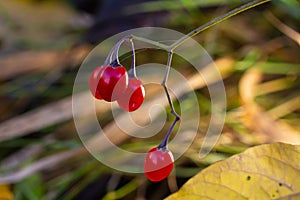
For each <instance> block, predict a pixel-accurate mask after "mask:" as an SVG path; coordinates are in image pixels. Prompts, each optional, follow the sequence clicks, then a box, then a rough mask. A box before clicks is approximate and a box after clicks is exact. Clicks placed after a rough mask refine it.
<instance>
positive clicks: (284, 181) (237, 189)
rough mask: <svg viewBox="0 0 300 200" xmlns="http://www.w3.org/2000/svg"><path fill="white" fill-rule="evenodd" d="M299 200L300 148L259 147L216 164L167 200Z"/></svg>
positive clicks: (274, 145)
mask: <svg viewBox="0 0 300 200" xmlns="http://www.w3.org/2000/svg"><path fill="white" fill-rule="evenodd" d="M174 199H185V200H191V199H210V200H212V199H216V200H219V199H226V200H231V199H232V200H239V199H253V200H255V199H258V200H264V199H268V200H269V199H300V146H294V145H290V144H284V143H274V144H265V145H259V146H256V147H253V148H250V149H248V150H246V151H245V152H243V153H241V154H238V155H235V156H232V157H231V158H228V159H226V160H223V161H221V162H217V163H215V164H213V165H211V166H210V167H208V168H206V169H204V170H203V171H201V172H200V173H198V174H197V175H196V176H194V177H193V178H191V179H190V180H189V181H188V182H187V183H186V184H185V185H184V186H182V188H181V189H180V190H179V191H178V192H177V193H174V194H172V195H171V196H169V197H168V198H167V200H174Z"/></svg>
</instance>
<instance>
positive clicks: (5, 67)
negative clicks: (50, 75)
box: [0, 46, 91, 79]
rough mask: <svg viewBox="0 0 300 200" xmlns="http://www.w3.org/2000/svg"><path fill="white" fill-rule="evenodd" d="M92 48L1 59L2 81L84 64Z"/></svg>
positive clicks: (18, 55) (26, 53)
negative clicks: (33, 72) (22, 75)
mask: <svg viewBox="0 0 300 200" xmlns="http://www.w3.org/2000/svg"><path fill="white" fill-rule="evenodd" d="M90 50H91V47H89V46H79V47H76V48H73V49H70V50H67V51H62V52H60V51H41V52H36V51H27V52H21V53H17V54H13V55H7V56H3V57H1V60H0V66H1V71H0V79H7V78H10V77H13V76H16V75H19V74H23V73H29V72H32V71H50V70H52V69H53V68H54V67H55V68H56V69H58V68H65V67H66V66H70V65H71V66H75V65H78V64H80V63H81V62H82V60H83V59H84V58H85V56H86V55H87V54H88V53H89V52H90Z"/></svg>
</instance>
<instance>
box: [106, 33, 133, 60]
mask: <svg viewBox="0 0 300 200" xmlns="http://www.w3.org/2000/svg"><path fill="white" fill-rule="evenodd" d="M128 39H132V36H131V35H127V36H125V37H123V38H121V39H120V40H119V41H118V42H117V44H115V45H114V46H113V48H112V49H111V50H110V52H109V54H108V56H107V57H106V59H105V61H104V65H109V64H111V63H114V64H115V63H116V64H117V65H120V60H119V50H120V47H121V45H122V44H123V43H124V42H125V41H126V40H128Z"/></svg>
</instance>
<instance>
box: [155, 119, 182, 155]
mask: <svg viewBox="0 0 300 200" xmlns="http://www.w3.org/2000/svg"><path fill="white" fill-rule="evenodd" d="M179 120H180V118H179V117H177V116H176V118H175V120H174V121H173V123H172V125H171V127H170V128H169V130H168V132H167V134H166V135H165V137H164V139H163V141H162V142H161V143H160V145H158V147H157V149H159V150H162V151H165V150H167V144H168V140H169V137H170V135H171V133H172V131H173V129H174V127H175V125H176V123H177V122H178V121H179Z"/></svg>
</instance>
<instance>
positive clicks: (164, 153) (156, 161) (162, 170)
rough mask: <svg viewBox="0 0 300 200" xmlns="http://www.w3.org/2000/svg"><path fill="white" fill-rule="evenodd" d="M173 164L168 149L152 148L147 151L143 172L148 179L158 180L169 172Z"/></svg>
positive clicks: (171, 155)
mask: <svg viewBox="0 0 300 200" xmlns="http://www.w3.org/2000/svg"><path fill="white" fill-rule="evenodd" d="M173 166H174V158H173V154H172V153H171V152H170V151H169V150H167V149H165V150H163V149H158V148H153V149H151V150H150V151H149V152H148V153H147V156H146V159H145V163H144V172H145V174H146V176H147V178H148V179H149V180H151V181H153V182H158V181H161V180H163V179H165V178H166V177H167V176H168V175H169V174H170V173H171V171H172V169H173Z"/></svg>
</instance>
